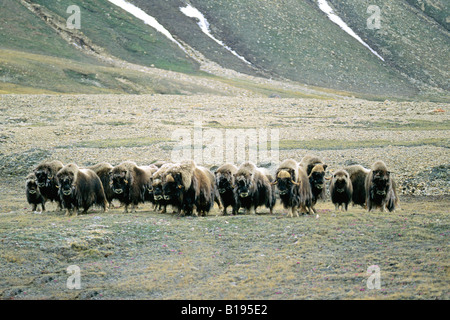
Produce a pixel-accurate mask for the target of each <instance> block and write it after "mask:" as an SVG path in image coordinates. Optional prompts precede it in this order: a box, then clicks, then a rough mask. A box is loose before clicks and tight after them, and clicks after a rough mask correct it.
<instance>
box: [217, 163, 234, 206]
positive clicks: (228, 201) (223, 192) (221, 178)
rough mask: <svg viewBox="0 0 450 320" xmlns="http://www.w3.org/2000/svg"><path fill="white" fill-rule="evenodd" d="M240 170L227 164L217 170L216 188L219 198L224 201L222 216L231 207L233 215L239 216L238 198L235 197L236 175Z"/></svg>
mask: <svg viewBox="0 0 450 320" xmlns="http://www.w3.org/2000/svg"><path fill="white" fill-rule="evenodd" d="M237 170H238V168H237V167H236V166H235V165H234V164H231V163H227V164H224V165H222V166H221V167H219V168H217V170H216V171H215V176H216V188H217V190H218V192H219V197H220V199H221V201H222V206H223V211H222V214H224V215H226V214H227V208H228V207H229V206H231V209H232V214H233V215H235V214H237V211H236V198H235V195H234V189H233V188H234V175H235V174H236V172H237Z"/></svg>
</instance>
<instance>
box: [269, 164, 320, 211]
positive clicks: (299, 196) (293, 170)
mask: <svg viewBox="0 0 450 320" xmlns="http://www.w3.org/2000/svg"><path fill="white" fill-rule="evenodd" d="M273 184H274V185H276V187H277V189H278V195H279V197H280V200H281V203H282V205H283V207H284V208H285V209H287V210H288V214H287V215H288V216H291V217H293V216H294V213H295V215H296V216H297V217H298V210H301V211H302V212H303V213H304V212H310V210H311V201H312V193H311V187H310V185H309V180H308V176H307V175H306V172H305V171H304V170H303V169H302V168H300V167H299V165H298V163H297V161H295V160H294V159H287V160H284V161H283V162H282V163H281V164H280V165H279V166H278V168H277V170H276V172H275V182H273Z"/></svg>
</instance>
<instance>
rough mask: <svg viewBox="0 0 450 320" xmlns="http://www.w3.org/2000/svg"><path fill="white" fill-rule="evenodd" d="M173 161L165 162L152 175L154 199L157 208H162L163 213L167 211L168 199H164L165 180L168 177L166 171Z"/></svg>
mask: <svg viewBox="0 0 450 320" xmlns="http://www.w3.org/2000/svg"><path fill="white" fill-rule="evenodd" d="M172 165H173V164H172V163H165V164H163V165H162V166H161V167H160V168H159V169H158V170H156V171H155V172H154V173H153V175H152V187H151V190H152V193H153V200H154V202H155V209H157V210H160V212H161V213H166V209H167V205H168V201H167V200H165V199H164V194H163V189H162V186H163V181H164V180H165V177H166V172H167V170H168V169H169V167H170V166H172Z"/></svg>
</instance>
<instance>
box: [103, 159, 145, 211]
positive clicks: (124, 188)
mask: <svg viewBox="0 0 450 320" xmlns="http://www.w3.org/2000/svg"><path fill="white" fill-rule="evenodd" d="M151 175H152V172H151V170H150V168H149V167H138V166H137V165H136V163H135V162H133V161H125V162H122V163H121V164H119V165H117V166H115V167H113V169H112V170H111V188H112V190H113V192H114V199H117V200H119V201H120V203H121V204H123V205H124V206H125V210H124V212H128V206H129V205H130V204H131V206H132V207H131V211H132V212H133V211H136V207H137V205H138V204H139V203H143V202H144V199H145V192H146V190H147V186H148V182H149V180H150V177H151Z"/></svg>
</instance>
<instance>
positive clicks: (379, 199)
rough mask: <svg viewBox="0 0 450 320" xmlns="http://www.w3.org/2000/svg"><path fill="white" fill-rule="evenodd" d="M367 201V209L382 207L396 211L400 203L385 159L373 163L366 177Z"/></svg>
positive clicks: (382, 209)
mask: <svg viewBox="0 0 450 320" xmlns="http://www.w3.org/2000/svg"><path fill="white" fill-rule="evenodd" d="M366 203H367V209H368V210H369V212H370V211H372V209H376V208H380V210H381V211H382V212H385V211H386V209H387V210H389V211H390V212H391V211H394V210H395V208H396V207H397V205H398V197H397V191H396V185H395V181H394V179H393V178H392V177H391V173H390V172H389V171H388V169H387V167H386V164H385V163H384V162H383V161H377V162H375V163H374V164H372V167H371V169H370V172H369V174H368V175H367V178H366Z"/></svg>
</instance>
